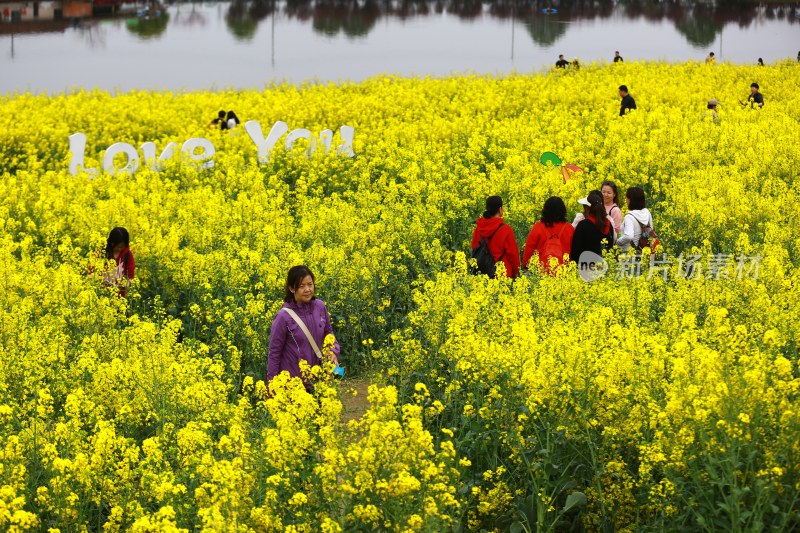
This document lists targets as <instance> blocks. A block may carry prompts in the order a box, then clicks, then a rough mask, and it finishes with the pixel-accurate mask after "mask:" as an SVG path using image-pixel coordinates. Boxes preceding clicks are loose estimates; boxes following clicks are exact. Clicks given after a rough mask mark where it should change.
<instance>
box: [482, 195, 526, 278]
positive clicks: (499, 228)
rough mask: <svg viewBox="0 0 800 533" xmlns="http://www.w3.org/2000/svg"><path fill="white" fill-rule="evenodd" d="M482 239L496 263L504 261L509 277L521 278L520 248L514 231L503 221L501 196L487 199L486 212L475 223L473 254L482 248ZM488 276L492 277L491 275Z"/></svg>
mask: <svg viewBox="0 0 800 533" xmlns="http://www.w3.org/2000/svg"><path fill="white" fill-rule="evenodd" d="M481 239H483V240H484V241H485V242H486V244H487V246H488V248H489V252H490V253H491V256H492V259H493V260H494V262H495V263H496V262H498V261H500V260H502V261H503V264H504V265H505V267H506V275H507V276H508V277H510V278H516V277H517V276H519V247H518V246H517V240H516V238H515V237H514V230H513V229H511V226H508V225H507V224H505V222H504V221H503V199H502V198H500V197H499V196H490V197H489V198H487V199H486V210H485V211H484V212H483V216H482V217H481V218H479V219H478V220H476V221H475V230H474V231H473V232H472V250H473V252H474V251H475V250H476V249H478V247H480V246H481ZM488 274H489V275H490V276H492V274H491V273H488Z"/></svg>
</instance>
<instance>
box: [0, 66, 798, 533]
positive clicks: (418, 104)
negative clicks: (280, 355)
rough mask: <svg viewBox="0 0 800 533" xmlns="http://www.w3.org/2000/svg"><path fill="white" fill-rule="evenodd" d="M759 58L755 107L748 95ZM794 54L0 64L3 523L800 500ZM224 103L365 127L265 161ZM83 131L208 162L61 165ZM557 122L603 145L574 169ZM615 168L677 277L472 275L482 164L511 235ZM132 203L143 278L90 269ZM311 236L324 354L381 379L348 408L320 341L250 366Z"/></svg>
mask: <svg viewBox="0 0 800 533" xmlns="http://www.w3.org/2000/svg"><path fill="white" fill-rule="evenodd" d="M754 79H757V80H758V82H759V84H760V85H761V87H762V91H763V92H764V94H765V99H766V105H765V107H764V108H763V109H760V110H751V109H742V108H739V106H737V105H735V102H736V100H737V99H738V98H740V97H741V96H742V93H746V91H747V88H748V87H749V84H750V83H751V82H752V81H754ZM799 79H800V70H798V67H797V65H795V64H793V63H788V62H787V63H782V64H778V65H775V66H769V67H760V68H756V67H747V66H733V65H726V64H719V65H715V66H714V67H713V69H710V68H708V67H706V66H705V65H703V64H696V63H686V64H680V65H669V64H664V63H651V64H642V63H625V64H622V65H617V66H615V67H614V68H613V69H610V68H608V67H607V66H603V65H593V66H587V67H586V68H584V69H581V71H580V72H578V73H569V75H566V74H565V73H560V72H555V73H549V74H543V75H524V74H515V75H511V76H505V77H493V76H454V77H448V78H442V79H400V78H392V77H379V78H375V79H372V80H367V81H365V82H362V83H358V84H350V83H346V84H341V85H333V84H327V85H307V86H303V87H292V86H288V85H280V86H274V87H270V88H269V89H267V90H264V91H224V92H220V93H210V92H199V93H159V92H146V91H136V92H132V93H129V94H118V95H110V94H108V93H103V92H100V91H79V92H75V93H73V94H65V95H54V96H46V95H31V94H17V95H12V96H4V97H0V104H2V106H3V109H4V111H5V113H4V114H3V115H2V116H0V286H1V287H2V289H0V474H1V475H0V529H3V530H9V531H26V530H35V531H42V530H63V531H66V530H82V529H86V528H94V527H103V528H104V529H107V530H110V531H113V530H119V531H122V530H133V531H191V530H194V529H207V530H221V529H225V530H229V529H230V530H241V531H331V532H333V531H352V530H365V529H378V530H392V531H405V530H411V531H445V530H467V531H473V530H474V531H477V530H481V529H485V530H488V531H506V530H519V531H522V530H527V531H532V530H546V529H554V528H563V529H580V528H584V529H586V530H589V531H599V530H609V529H619V530H653V531H655V530H671V529H676V528H684V529H716V530H737V528H738V529H739V530H751V529H752V530H757V529H760V528H763V527H773V528H775V529H779V530H786V531H789V530H793V529H797V528H798V527H800V518H798V517H799V516H800V508H799V507H798V501H800V496H798V495H799V494H800V467H798V465H800V445H799V444H798V435H800V409H798V406H797V401H796V399H797V396H798V393H799V392H800V370H798V354H797V345H798V339H800V323H798V321H797V319H796V317H797V316H798V314H800V294H799V293H798V291H800V279H799V278H798V274H797V269H796V266H797V264H798V258H797V257H796V254H797V252H798V250H800V223H798V221H797V217H796V216H795V215H794V213H795V212H796V206H797V205H800V191H799V190H798V180H797V175H798V171H797V161H800V148H798V144H797V142H796V140H797V138H798V137H800V126H798V124H800V114H798V113H800V111H798V110H800V100H799V99H800V95H799V94H798V92H797V90H796V87H797V85H798V80H799ZM621 83H626V84H627V85H628V86H629V88H630V90H631V93H632V94H633V95H634V96H635V97H636V100H637V103H638V104H639V109H637V111H636V112H634V113H630V114H628V115H627V116H625V117H618V113H617V111H618V107H619V100H618V97H617V95H616V87H618V86H619V85H620V84H621ZM687 88H691V91H688V90H687ZM712 96H713V97H715V98H717V99H718V100H720V102H721V111H720V121H719V124H715V123H713V122H712V121H710V120H707V119H704V118H703V114H704V113H705V102H706V101H707V100H708V99H709V98H710V97H712ZM728 104H729V105H728ZM223 105H224V106H227V107H235V108H236V109H237V111H239V110H241V111H240V112H239V114H240V116H241V117H242V119H243V120H245V121H246V120H257V121H259V122H260V123H261V124H262V125H264V126H265V127H268V125H269V124H272V123H273V122H274V121H276V120H283V121H285V122H287V123H288V124H289V126H290V127H291V128H308V129H309V130H311V131H312V132H317V131H321V130H323V129H325V128H330V129H332V130H336V129H337V128H338V127H339V126H341V125H351V126H353V127H354V128H355V131H356V133H355V139H354V142H353V151H354V153H355V156H354V157H352V158H349V157H343V156H338V155H336V154H335V153H329V154H327V155H326V154H324V153H323V151H321V150H318V151H316V152H315V153H314V154H313V155H312V156H311V157H306V155H305V148H306V147H305V146H300V144H301V143H297V144H298V146H296V147H295V149H294V150H293V151H289V152H287V151H285V150H283V149H282V146H281V143H280V142H279V143H278V148H277V149H275V150H273V152H272V154H271V157H270V158H269V161H268V162H267V163H265V164H259V162H258V160H257V159H258V158H257V152H256V150H255V147H254V145H253V143H252V141H251V140H250V139H249V137H248V136H247V134H246V132H245V131H244V129H243V128H241V129H238V128H237V129H235V130H233V131H231V132H228V133H221V132H219V131H210V130H208V129H207V128H206V120H205V118H204V117H206V116H207V111H208V110H209V109H211V110H216V109H219V108H220V107H222V106H223ZM31 109H35V117H36V121H26V120H20V119H19V117H27V116H31V111H30V110H31ZM79 131H80V132H83V133H85V134H86V136H87V147H86V160H85V165H86V167H99V166H100V161H102V158H103V154H104V150H106V148H107V147H109V146H110V145H111V144H112V143H114V142H117V141H120V142H127V143H130V144H132V145H134V146H140V145H141V144H142V143H143V142H145V141H153V142H155V143H156V146H157V150H158V151H159V153H160V150H161V149H163V147H165V146H166V145H167V144H168V143H169V142H177V143H181V142H183V141H185V140H186V139H189V138H191V137H207V138H209V139H210V140H211V141H212V142H213V143H214V145H215V147H216V154H215V156H214V160H215V165H214V167H213V168H210V169H205V168H201V167H199V166H197V165H193V164H192V163H191V162H189V161H186V160H184V159H182V158H180V157H176V158H174V159H171V160H168V161H164V162H163V165H162V169H161V170H158V171H157V170H151V169H149V168H147V165H142V168H140V169H139V170H138V171H137V172H136V173H135V174H133V175H128V174H125V173H122V174H119V175H116V176H110V175H108V174H105V173H99V174H98V175H96V176H90V175H88V174H84V173H79V174H77V175H75V176H73V175H72V174H71V173H70V172H69V171H68V165H69V161H70V157H69V154H68V142H67V138H68V136H69V135H70V134H72V133H75V132H79ZM334 142H336V141H334ZM544 151H554V152H555V153H558V154H559V155H560V156H561V157H562V158H564V159H565V160H569V161H570V162H573V163H574V164H577V165H580V166H581V167H582V168H583V169H585V170H586V172H585V173H583V174H580V175H579V176H576V177H575V178H574V179H571V180H569V181H568V182H566V183H564V180H563V179H562V176H561V175H560V173H558V172H557V171H554V170H553V169H552V168H549V167H545V166H543V165H541V164H539V162H538V156H539V155H540V154H541V153H542V152H544ZM117 163H118V164H119V165H121V164H122V161H117ZM603 179H612V180H614V181H616V182H617V184H618V186H619V187H620V188H621V190H623V191H624V189H625V188H627V187H629V186H641V187H643V188H644V189H645V191H646V192H647V196H648V207H649V208H650V209H651V211H652V212H653V214H654V218H655V221H656V229H657V231H658V233H659V236H660V238H661V241H662V244H663V245H664V253H666V254H667V256H666V258H667V259H668V260H669V263H668V264H666V266H665V267H664V272H663V273H664V274H665V275H664V276H663V277H662V275H661V274H658V275H655V276H647V275H642V276H639V277H633V276H628V277H626V276H625V275H623V274H625V271H624V270H623V269H622V267H621V266H620V265H621V264H622V261H621V260H615V259H611V260H610V264H611V268H610V269H609V272H608V274H607V275H606V276H605V277H604V278H602V279H600V280H598V281H595V282H593V283H588V284H587V283H585V282H583V281H582V280H581V279H580V278H578V277H577V275H576V272H575V269H574V267H568V268H566V269H565V271H564V272H562V273H560V274H559V275H558V276H553V277H550V276H541V275H539V273H536V272H531V273H530V274H528V275H526V276H523V277H521V278H520V279H517V280H515V281H514V282H513V283H512V282H511V280H509V279H507V278H504V277H503V276H500V277H499V278H498V279H493V280H488V279H484V278H481V277H475V276H470V275H468V274H467V272H468V264H467V260H466V253H468V252H469V240H470V237H471V232H472V227H473V223H474V220H475V218H476V217H477V216H479V214H480V212H481V211H482V205H483V202H484V201H485V198H486V197H487V196H490V195H494V194H500V195H502V196H503V198H504V202H505V203H506V204H507V205H508V207H509V209H508V211H507V213H506V223H508V224H509V225H510V226H511V227H512V229H513V230H514V231H515V234H516V236H517V239H518V240H521V239H523V238H524V236H525V235H526V234H527V232H528V231H529V230H530V227H531V225H532V224H533V223H534V222H535V221H536V220H538V218H539V216H540V213H541V208H542V205H543V203H544V201H545V199H546V198H548V197H549V196H552V195H558V196H561V197H562V198H564V200H565V202H566V204H567V206H568V209H569V211H570V213H569V215H570V216H571V215H574V213H575V212H576V211H577V207H578V205H577V203H576V200H577V199H578V198H581V197H583V196H585V194H586V192H587V191H588V190H591V189H594V188H597V186H598V185H599V183H600V181H602V180H603ZM623 208H624V206H623ZM117 225H123V226H125V227H127V228H128V229H129V231H130V233H131V237H132V241H131V244H132V249H133V252H134V254H135V255H136V261H137V271H136V279H135V280H134V281H133V284H132V287H131V289H130V291H129V292H128V295H127V298H126V299H122V298H119V297H117V295H116V294H115V293H114V291H113V290H109V289H104V288H102V286H101V284H100V283H99V281H98V279H96V278H95V277H92V276H87V273H88V271H89V267H90V266H92V267H94V272H102V271H103V269H104V265H103V261H101V260H100V259H98V258H97V257H96V251H97V250H98V249H99V248H101V247H102V245H103V242H104V239H105V235H106V234H107V232H108V229H109V228H111V227H114V226H117ZM659 253H660V252H657V254H656V255H654V256H652V258H653V259H654V260H655V259H659V260H661V259H662V257H661V256H659V255H658V254H659ZM644 256H645V260H644V261H643V264H642V265H640V266H645V267H646V263H647V260H648V258H649V257H650V256H649V254H648V253H645V254H644ZM692 256H700V257H701V258H703V260H702V261H700V262H698V263H696V264H695V267H694V270H693V271H692V272H693V275H692V276H688V275H686V274H687V272H686V270H685V268H684V270H681V268H683V267H685V264H684V263H680V262H679V260H686V259H688V258H691V257H692ZM737 256H745V257H756V256H758V257H759V258H760V263H759V269H758V272H757V275H754V272H753V271H748V270H747V268H750V265H749V264H748V265H744V264H739V263H737V262H736V260H735V258H736V257H737ZM294 264H309V265H314V267H313V268H314V271H315V272H317V273H318V277H317V285H318V294H317V295H318V296H319V297H320V298H322V299H324V300H325V301H326V304H327V306H328V308H329V309H330V311H331V318H332V321H333V329H334V331H335V332H336V335H337V338H338V340H339V342H340V344H341V346H342V357H341V360H340V363H341V364H343V365H345V366H347V367H348V373H349V374H350V373H351V370H352V371H353V372H357V371H360V370H364V369H370V370H375V371H376V372H375V374H377V375H380V376H382V377H383V379H384V380H385V381H384V382H383V383H381V384H380V386H378V385H373V386H372V387H370V390H369V393H368V395H367V396H368V402H369V407H368V408H367V410H366V412H365V413H364V414H363V416H361V417H360V418H358V419H355V420H352V421H349V422H347V423H344V422H342V420H341V416H342V412H343V408H342V403H341V401H340V400H339V394H340V393H339V391H338V389H337V387H338V385H337V384H336V383H335V382H333V381H332V380H331V379H330V377H329V376H328V373H326V372H324V371H322V369H319V368H317V369H309V370H308V372H309V374H308V376H309V380H308V381H309V382H313V383H314V386H313V390H312V391H311V392H308V391H307V390H306V387H305V386H304V384H303V383H302V382H301V381H300V380H290V379H288V378H287V377H286V376H279V377H278V378H276V379H275V380H273V382H272V383H271V384H270V387H269V388H267V387H266V385H265V384H264V382H263V378H264V373H265V371H266V352H267V347H268V341H269V338H268V336H269V327H270V324H271V321H272V318H273V317H274V316H275V314H276V313H277V312H278V310H279V309H280V306H281V304H282V302H281V296H282V290H283V283H284V279H285V272H286V270H287V268H288V267H290V266H292V265H294ZM645 270H646V269H645ZM330 342H332V341H330ZM328 344H329V343H327V342H326V345H328Z"/></svg>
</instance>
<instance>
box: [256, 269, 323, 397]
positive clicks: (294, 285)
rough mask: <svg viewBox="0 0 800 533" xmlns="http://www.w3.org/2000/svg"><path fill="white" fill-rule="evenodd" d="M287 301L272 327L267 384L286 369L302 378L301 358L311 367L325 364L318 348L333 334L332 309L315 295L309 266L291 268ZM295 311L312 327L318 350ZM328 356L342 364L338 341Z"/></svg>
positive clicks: (309, 328)
mask: <svg viewBox="0 0 800 533" xmlns="http://www.w3.org/2000/svg"><path fill="white" fill-rule="evenodd" d="M283 302H284V303H283V306H282V307H281V309H280V311H278V314H277V315H276V316H275V320H273V321H272V328H271V330H270V336H269V357H268V359H267V383H269V382H270V381H271V380H272V378H274V377H275V376H277V375H278V374H280V373H281V372H283V371H284V370H285V371H287V372H289V375H290V376H292V377H301V375H300V360H305V361H306V362H307V363H308V365H309V366H316V365H320V364H322V361H320V358H319V357H318V355H317V350H322V347H323V343H324V340H325V336H326V335H333V328H332V327H331V317H330V315H329V314H328V309H327V308H326V307H325V303H324V302H323V301H322V300H317V299H316V297H315V296H314V274H313V273H312V272H311V270H310V269H309V268H308V267H307V266H304V265H298V266H293V267H292V268H290V269H289V274H288V276H287V277H286V294H285V295H284V297H283ZM291 312H294V314H295V315H296V316H297V318H298V319H300V320H301V321H302V322H303V324H304V325H305V327H306V328H307V329H308V332H309V333H310V334H311V337H312V338H313V339H314V341H315V343H316V349H315V348H314V347H313V346H312V345H311V343H310V342H309V340H308V337H307V336H306V334H305V332H304V331H303V328H302V327H301V326H300V325H299V324H298V323H297V321H296V320H295V318H294V317H293V316H292V313H291ZM327 355H328V356H329V357H330V359H331V361H332V362H333V364H334V365H338V364H339V342H338V341H337V342H335V343H334V345H333V349H332V350H331V352H330V353H329V354H327ZM323 357H324V355H323ZM309 387H310V384H309V383H306V388H309Z"/></svg>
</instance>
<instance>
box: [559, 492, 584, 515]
mask: <svg viewBox="0 0 800 533" xmlns="http://www.w3.org/2000/svg"><path fill="white" fill-rule="evenodd" d="M584 505H586V494H584V493H582V492H573V493H572V494H570V495H569V496H567V503H565V504H564V509H562V511H561V512H562V513H566V512H569V510H570V509H572V508H573V507H583V506H584Z"/></svg>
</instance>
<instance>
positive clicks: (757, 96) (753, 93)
mask: <svg viewBox="0 0 800 533" xmlns="http://www.w3.org/2000/svg"><path fill="white" fill-rule="evenodd" d="M760 89H761V87H759V86H758V84H757V83H756V82H753V83H751V84H750V96H748V97H747V102H742V101H741V100H739V103H740V104H742V107H747V105H748V104H749V105H750V107H751V108H755V107H756V106H758V108H759V109H761V108H762V107H764V95H763V94H761V93H760V92H759V90H760Z"/></svg>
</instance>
